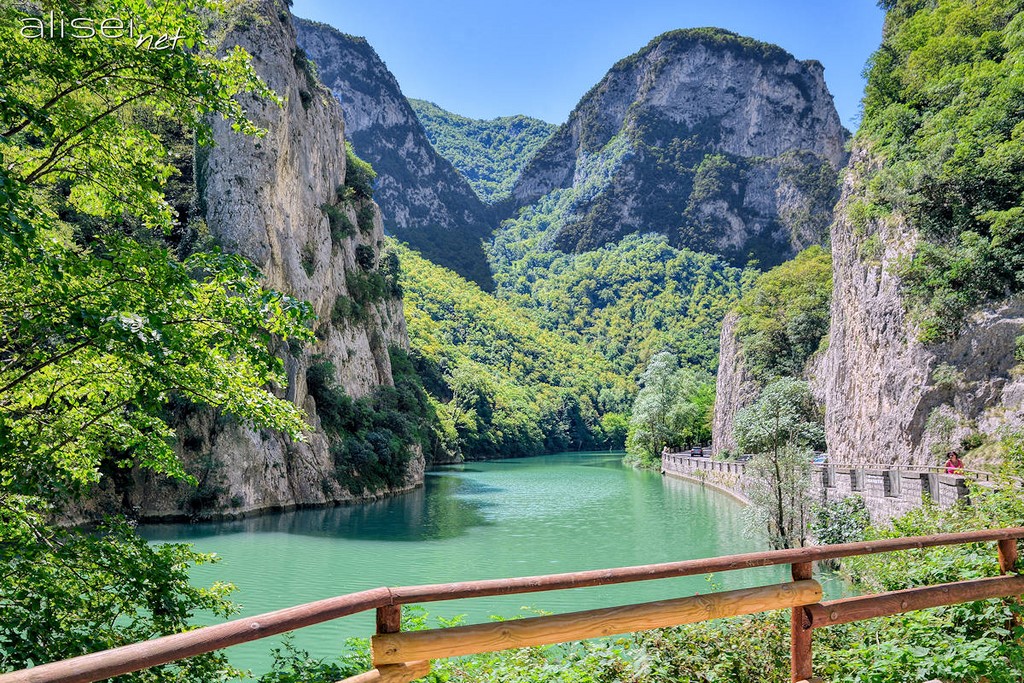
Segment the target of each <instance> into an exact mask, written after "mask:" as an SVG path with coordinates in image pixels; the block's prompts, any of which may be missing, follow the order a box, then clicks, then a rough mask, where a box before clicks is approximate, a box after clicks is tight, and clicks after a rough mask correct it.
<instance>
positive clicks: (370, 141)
mask: <svg viewBox="0 0 1024 683" xmlns="http://www.w3.org/2000/svg"><path fill="white" fill-rule="evenodd" d="M295 24H296V28H297V30H298V40H299V44H300V45H301V47H302V48H303V49H304V50H305V51H306V53H307V54H308V55H309V57H310V59H312V60H313V62H315V63H316V65H317V68H318V70H319V75H320V78H321V79H322V80H323V82H324V83H325V84H326V85H327V86H328V87H329V88H330V89H331V91H333V92H334V94H335V95H336V96H337V98H338V100H339V101H340V102H341V108H342V110H343V111H344V113H345V122H346V124H347V126H348V128H347V135H348V138H349V140H351V142H352V146H353V147H354V148H355V151H356V153H357V154H358V155H359V156H360V157H362V158H363V159H365V160H366V161H369V162H370V163H371V164H373V167H374V169H376V171H377V174H378V176H377V186H376V188H375V190H374V197H375V198H376V200H377V202H378V203H379V204H380V207H381V212H382V214H383V218H384V228H385V230H387V232H388V233H389V234H392V235H394V236H395V237H397V238H398V239H400V240H402V241H403V242H407V243H408V244H409V245H410V246H411V247H413V248H414V249H416V250H417V251H419V252H421V253H422V254H423V255H424V256H426V257H427V258H428V259H430V260H431V261H433V262H435V263H438V264H440V265H443V266H445V267H447V268H451V269H452V270H454V271H456V272H457V273H459V274H460V275H462V276H463V277H466V278H468V279H471V280H474V281H475V282H476V283H477V284H479V285H480V286H481V287H483V288H484V289H491V288H492V287H493V283H492V282H491V275H490V270H489V269H488V267H487V261H486V259H485V257H484V253H483V248H482V246H481V245H482V242H483V240H485V239H487V238H488V237H489V236H490V233H491V231H492V230H493V229H494V228H495V226H496V225H497V222H496V220H495V218H494V212H493V210H492V209H491V207H489V206H486V205H485V204H484V203H483V202H482V201H481V200H480V199H479V198H478V197H477V195H476V193H474V192H473V189H472V188H471V187H470V186H469V183H468V182H467V181H466V179H465V178H463V177H462V176H461V175H460V174H459V173H458V171H456V170H455V168H454V167H453V166H452V164H451V163H450V162H449V161H448V160H446V159H445V158H443V157H442V156H441V155H440V154H438V152H437V151H436V150H435V149H434V147H433V146H432V145H431V144H430V140H429V138H428V137H427V134H426V131H424V129H423V126H422V125H421V124H420V122H419V119H417V117H416V113H415V112H414V111H413V109H412V107H411V106H410V104H409V102H408V101H407V100H406V99H405V96H404V95H403V94H402V91H401V89H400V88H399V85H398V81H397V80H395V77H394V75H392V73H391V72H390V71H388V68H387V66H385V64H384V62H383V61H382V60H381V59H380V57H379V56H377V53H376V52H374V50H373V48H372V47H370V45H369V44H368V43H367V42H366V40H364V39H363V38H357V37H354V36H350V35H346V34H344V33H342V32H340V31H338V30H337V29H335V28H332V27H331V26H328V25H326V24H320V23H316V22H311V21H306V20H304V19H298V20H296V22H295Z"/></svg>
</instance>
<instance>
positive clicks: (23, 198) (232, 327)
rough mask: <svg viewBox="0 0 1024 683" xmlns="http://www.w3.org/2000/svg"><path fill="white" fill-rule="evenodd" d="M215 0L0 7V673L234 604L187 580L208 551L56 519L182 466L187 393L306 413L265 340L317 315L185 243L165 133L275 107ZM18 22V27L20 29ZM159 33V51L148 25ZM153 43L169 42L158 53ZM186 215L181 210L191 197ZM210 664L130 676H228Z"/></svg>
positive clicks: (298, 418) (305, 334) (298, 427)
mask: <svg viewBox="0 0 1024 683" xmlns="http://www.w3.org/2000/svg"><path fill="white" fill-rule="evenodd" d="M44 9H45V16H46V18H47V19H48V18H49V12H50V11H51V10H52V11H53V14H54V17H55V18H56V19H57V20H58V21H59V20H60V19H61V18H64V20H65V21H67V22H70V20H71V19H72V18H88V19H91V20H92V22H93V25H94V26H98V25H99V24H100V22H101V21H103V20H104V19H106V18H110V17H116V18H120V19H121V20H122V21H123V22H125V23H127V22H128V21H129V19H130V20H131V23H132V24H133V26H134V27H135V30H136V35H135V36H134V37H131V36H128V35H124V36H122V37H119V38H112V37H109V36H99V35H95V36H93V37H91V38H72V37H70V36H68V37H65V38H60V37H53V38H51V37H48V36H42V37H40V36H37V35H35V34H34V33H32V32H31V31H29V32H23V31H22V30H21V29H22V28H23V27H25V26H27V25H31V24H32V20H33V19H38V20H39V21H42V17H43V16H44V14H43V11H44ZM212 18H218V19H223V17H222V16H221V15H220V10H219V6H218V5H216V4H215V3H212V2H207V0H177V1H169V2H161V3H159V4H158V5H156V6H150V4H148V3H146V2H142V1H141V0H138V1H137V0H98V1H95V2H89V3H80V2H71V1H56V2H48V3H45V8H44V7H43V6H39V5H29V4H23V3H4V4H3V5H0V91H2V92H3V93H4V96H3V97H2V98H0V155H2V157H3V164H2V166H0V287H2V288H3V291H4V302H3V303H2V304H0V547H2V549H3V552H2V554H0V575H3V576H4V577H5V578H4V580H3V581H2V582H0V604H2V605H3V606H4V618H3V619H0V652H2V658H0V668H2V669H14V668H19V667H23V666H26V665H28V664H31V663H41V662H44V661H48V660H53V659H60V658H62V657H69V656H73V655H78V654H83V653H86V652H89V651H93V650H97V649H102V648H106V647H112V646H116V645H120V644H123V643H126V642H131V641H134V640H139V639H144V638H149V637H152V636H154V635H159V634H164V633H170V632H174V631H179V630H182V629H185V628H187V627H188V624H189V621H190V619H191V616H192V614H193V613H194V612H195V611H196V610H197V609H212V610H214V611H216V612H219V613H225V612H226V611H228V610H229V609H230V605H229V604H228V603H227V602H226V601H225V600H224V595H225V592H226V591H225V589H224V587H214V588H213V589H195V588H192V587H190V586H189V583H188V574H187V569H188V567H189V566H190V565H192V564H194V563H196V562H203V561H209V559H210V558H207V557H204V556H202V555H199V554H197V553H195V552H193V551H192V550H191V549H189V548H188V547H186V546H167V547H164V548H160V549H154V548H150V547H149V546H148V545H146V544H145V543H144V542H142V541H141V540H140V539H138V538H137V537H136V536H135V534H134V532H133V531H132V529H131V528H130V527H129V526H126V525H125V524H123V523H120V522H116V521H113V522H110V523H109V524H108V525H107V526H106V527H105V529H104V531H103V532H102V533H101V534H100V535H98V536H93V535H87V534H84V533H83V532H79V531H75V530H68V529H61V528H58V527H56V526H54V524H53V520H54V517H55V515H59V514H60V513H61V511H62V510H63V509H64V507H65V506H66V505H67V504H69V503H74V502H76V501H78V500H79V498H80V497H81V496H82V495H83V494H86V493H88V492H89V491H90V490H91V487H92V486H93V485H94V484H95V483H96V482H97V481H99V480H100V479H101V478H104V477H112V476H116V474H117V473H118V472H119V471H123V470H124V469H125V468H129V467H133V466H139V467H142V468H145V469H148V470H150V471H153V472H158V473H162V474H166V475H169V476H174V477H179V478H187V475H186V473H185V472H184V470H183V468H182V465H181V463H180V462H178V461H177V460H176V458H175V456H174V451H173V449H172V448H171V440H172V439H173V437H174V433H173V430H172V428H171V427H170V424H169V419H168V416H169V411H170V410H172V409H173V408H172V407H171V406H172V404H173V405H174V406H179V407H180V406H182V405H188V404H191V403H195V404H202V405H206V406H210V407H213V408H218V409H221V410H224V411H225V412H228V413H231V414H233V415H235V416H237V417H238V418H239V419H242V420H244V421H247V422H251V423H253V424H255V425H260V426H266V427H271V428H276V429H281V430H284V431H286V432H288V433H290V434H292V435H294V436H295V437H297V438H301V432H302V431H303V430H304V428H305V423H304V420H303V416H302V414H301V412H300V411H299V410H298V409H297V408H295V407H294V406H293V405H291V404H290V403H288V402H286V401H283V400H280V399H278V398H276V396H275V395H274V394H273V393H272V392H271V391H270V389H272V388H274V387H281V386H283V385H284V382H285V378H284V374H283V367H282V363H281V361H280V360H279V359H278V358H277V357H276V356H275V355H274V353H273V349H274V348H276V347H277V346H278V345H280V344H284V343H287V342H288V341H289V340H292V339H294V340H297V341H301V340H303V339H308V338H309V336H310V333H309V331H308V329H307V325H306V320H307V318H308V316H309V309H308V307H307V306H305V305H304V304H302V303H300V302H298V301H295V300H293V299H291V298H289V297H287V296H284V295H282V294H280V293H277V292H273V291H268V290H265V289H263V288H262V286H261V285H260V283H259V273H258V272H257V271H256V270H255V268H254V267H253V266H251V265H250V264H248V263H246V262H245V261H243V260H242V259H240V258H237V257H232V256H228V255H224V254H221V253H218V252H216V251H203V250H197V249H196V245H197V244H198V242H197V241H196V240H195V239H185V236H186V235H187V234H191V235H192V236H193V237H194V236H195V235H197V234H201V233H202V231H203V226H202V225H201V224H200V223H199V222H198V221H190V217H189V216H185V215H182V210H181V206H180V205H179V206H176V205H175V204H174V203H172V201H169V197H168V187H169V181H170V180H171V179H172V177H173V176H174V175H175V174H177V173H180V172H181V169H180V168H179V167H178V165H176V163H175V162H176V161H178V162H179V165H180V160H176V159H175V158H173V157H171V156H169V149H171V148H172V147H171V141H173V140H179V141H180V140H184V141H186V143H185V144H184V145H179V147H180V148H186V149H187V148H188V147H190V145H189V144H188V141H189V140H190V139H191V138H192V137H193V136H194V137H195V139H196V140H198V142H199V143H200V144H208V143H209V141H210V135H209V127H208V118H207V117H209V116H211V115H212V116H222V117H224V118H226V119H228V120H230V121H231V122H232V125H233V126H234V128H235V129H236V130H237V131H239V132H240V133H248V134H258V133H259V131H258V129H257V128H256V127H255V126H254V125H253V124H252V123H251V122H250V121H249V120H247V119H246V117H245V114H244V111H243V110H242V108H241V105H240V104H239V103H238V101H237V100H236V99H234V95H236V94H238V93H242V92H248V93H252V94H254V95H256V96H263V97H271V96H272V93H270V91H269V90H268V89H267V87H266V86H265V85H264V84H263V83H262V82H261V81H260V80H259V79H258V78H257V76H256V75H255V72H254V71H253V69H252V67H251V65H250V64H249V60H248V56H247V55H246V54H245V53H244V52H243V51H241V50H239V49H234V50H229V51H227V53H226V54H224V55H218V54H216V46H215V44H213V43H212V42H210V40H209V39H208V38H207V36H208V32H209V31H210V30H211V28H212V25H211V24H210V23H209V20H210V19H212ZM26 20H27V21H26ZM149 35H152V36H154V38H155V39H158V38H159V37H160V36H167V37H168V40H170V39H171V38H173V39H174V43H173V44H174V47H173V48H168V49H160V50H158V49H155V41H154V42H150V43H146V42H145V41H143V42H142V43H138V42H137V41H138V39H139V38H140V36H143V37H144V36H149ZM163 44H164V45H165V46H166V45H168V42H167V41H165V42H164V43H163ZM184 204H185V205H186V206H187V204H188V202H185V203H184ZM228 671H229V669H228V668H227V667H226V664H225V660H224V658H223V656H222V655H209V656H202V657H198V658H195V659H190V660H187V661H186V662H183V663H181V664H179V665H176V666H173V667H164V668H162V669H157V670H154V671H152V672H149V673H146V674H139V675H137V676H134V677H132V678H134V679H137V680H163V679H168V680H169V679H172V678H173V679H174V680H221V679H222V678H223V677H224V676H225V675H227V673H228Z"/></svg>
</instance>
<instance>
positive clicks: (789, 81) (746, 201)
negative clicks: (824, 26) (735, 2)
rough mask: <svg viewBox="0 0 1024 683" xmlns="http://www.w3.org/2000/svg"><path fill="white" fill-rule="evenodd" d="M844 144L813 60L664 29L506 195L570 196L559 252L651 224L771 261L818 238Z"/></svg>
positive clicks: (707, 247)
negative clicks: (711, 158) (563, 192)
mask: <svg viewBox="0 0 1024 683" xmlns="http://www.w3.org/2000/svg"><path fill="white" fill-rule="evenodd" d="M846 138H847V133H846V131H845V130H844V129H843V127H842V125H841V123H840V120H839V116H838V114H837V113H836V111H835V107H834V106H833V103H832V96H831V95H830V94H829V92H828V89H827V88H826V86H825V81H824V76H823V69H822V66H821V64H820V63H818V62H815V61H807V62H801V61H798V60H796V59H795V58H794V57H793V56H792V55H790V54H788V53H786V52H785V51H784V50H782V49H781V48H778V47H776V46H773V45H768V44H765V43H759V42H757V41H754V40H751V39H749V38H743V37H741V36H736V35H734V34H731V33H728V32H725V31H721V30H718V29H696V30H686V31H674V32H672V33H667V34H665V35H663V36H659V37H658V38H655V39H654V40H653V41H651V43H650V44H649V45H648V46H647V47H645V48H644V49H643V50H641V51H640V52H638V53H637V54H635V55H632V56H631V57H628V58H626V59H624V60H622V61H620V62H619V63H618V64H616V65H615V66H614V67H613V68H612V69H611V70H610V71H609V72H608V74H607V75H606V76H605V77H604V79H602V80H601V82H600V83H598V84H597V85H596V86H594V88H593V89H591V91H590V92H589V93H587V94H586V95H585V96H584V97H583V99H582V100H581V101H580V103H579V104H578V105H577V107H576V109H575V110H574V111H573V112H572V113H571V114H570V116H569V120H568V121H567V122H566V123H565V124H564V125H562V126H561V128H560V129H559V130H558V131H557V132H556V133H555V134H554V135H553V136H552V138H551V140H549V141H548V143H547V144H546V145H545V146H544V147H542V148H541V150H540V151H539V152H538V153H537V155H536V156H535V157H534V158H533V160H532V161H531V162H530V164H529V165H528V166H527V167H526V169H524V171H523V173H522V174H521V175H520V178H519V180H518V182H517V184H516V186H515V188H514V190H513V199H514V204H515V205H516V206H525V205H529V204H532V203H534V202H536V201H538V200H539V199H540V198H542V197H544V196H545V195H548V194H550V193H552V192H554V191H556V190H559V189H565V188H575V189H576V190H577V191H578V192H579V196H578V197H577V198H576V199H575V200H574V201H573V202H572V206H571V207H570V209H569V211H568V212H567V214H566V215H565V216H563V217H561V218H562V223H563V225H562V227H561V229H560V230H559V231H558V233H557V234H556V235H555V236H554V238H553V240H552V241H553V245H554V246H556V247H558V248H560V249H562V250H564V251H577V252H578V251H585V250H589V249H594V248H597V247H600V246H601V245H603V244H604V243H606V242H607V241H614V240H617V239H619V238H621V237H622V236H623V235H625V234H629V233H631V232H635V231H638V230H652V229H653V230H659V231H662V232H664V233H666V234H668V235H669V237H670V238H671V239H672V240H673V242H674V243H675V244H677V245H679V246H687V247H691V248H694V249H699V250H703V251H712V252H717V253H721V254H724V255H726V256H729V257H730V258H733V259H734V260H736V261H741V262H745V261H746V260H747V259H749V258H750V257H751V256H753V257H755V258H757V259H758V260H759V261H760V262H761V264H762V265H765V266H771V265H775V264H777V263H779V262H781V261H783V260H785V259H786V258H788V257H790V256H792V255H793V254H794V253H795V252H796V251H798V250H799V249H801V248H804V247H807V246H809V245H811V244H815V243H822V242H823V241H824V240H825V239H826V238H827V229H828V224H829V222H830V220H831V209H832V206H833V204H834V203H835V200H836V199H837V191H836V187H837V172H838V170H839V169H840V168H841V167H842V166H843V165H844V164H845V161H846V154H845V152H844V144H845V141H846ZM707 155H721V156H722V157H724V163H723V162H722V159H718V160H715V161H717V162H718V163H705V159H706V157H707ZM599 158H604V160H603V161H601V163H595V159H599Z"/></svg>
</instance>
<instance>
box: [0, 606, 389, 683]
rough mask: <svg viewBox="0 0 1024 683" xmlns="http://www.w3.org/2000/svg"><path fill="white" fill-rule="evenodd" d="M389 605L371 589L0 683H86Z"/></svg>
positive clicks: (5, 677)
mask: <svg viewBox="0 0 1024 683" xmlns="http://www.w3.org/2000/svg"><path fill="white" fill-rule="evenodd" d="M390 602H391V592H390V591H389V590H388V589H387V588H374V589H373V590H368V591H362V592H360V593H352V594H350V595H343V596H341V597H337V598H327V599H326V600H318V601H316V602H310V603H306V604H304V605H298V606H296V607H288V608H285V609H281V610H277V611H276V612H268V613H266V614H261V615H259V616H255V617H246V618H245V619H236V620H234V621H229V622H226V623H223V624H216V625H214V626H205V627H203V628H198V629H196V630H194V631H187V632H185V633H176V634H174V635H170V636H164V637H162V638H155V639H153V640H144V641H142V642H139V643H132V644H131V645H124V646H122V647H115V648H113V649H111V650H103V651H101V652H93V653H92V654H87V655H82V656H80V657H73V658H71V659H65V660H63V661H60V662H53V663H50V664H40V665H39V666H36V667H33V668H31V669H22V670H21V671H14V672H12V673H7V674H0V683H90V681H99V680H103V679H105V678H112V677H113V676H120V675H122V674H126V673H131V672H132V671H139V670H140V669H148V668H149V667H151V666H156V665H158V664H165V663H167V662H173V661H175V660H178V659H185V658H186V657H193V656H195V655H198V654H203V653H204V652H213V651H214V650H220V649H221V648H225V647H229V646H231V645H238V644H239V643H247V642H249V641H252V640H259V639H260V638H266V637H268V636H273V635H277V634H278V633H284V632H285V631H291V630H294V629H297V628H302V627H304V626H311V625H312V624H319V623H322V622H324V621H330V620H331V619H337V618H338V617H344V616H348V615H350V614H356V613H358V612H365V611H366V610H369V609H374V608H376V607H380V606H381V605H387V604H389V603H390Z"/></svg>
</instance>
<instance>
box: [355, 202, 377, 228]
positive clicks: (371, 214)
mask: <svg viewBox="0 0 1024 683" xmlns="http://www.w3.org/2000/svg"><path fill="white" fill-rule="evenodd" d="M376 217H377V211H376V210H375V209H374V208H373V204H372V203H371V202H369V201H367V202H366V203H365V204H363V205H362V206H361V207H360V208H359V213H358V214H356V222H357V223H358V224H359V232H361V233H363V234H364V235H368V234H370V233H371V232H373V220H374V218H376Z"/></svg>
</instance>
